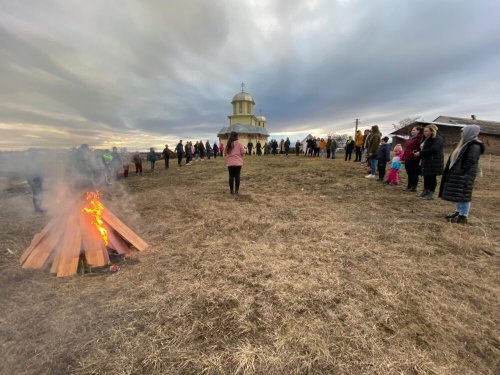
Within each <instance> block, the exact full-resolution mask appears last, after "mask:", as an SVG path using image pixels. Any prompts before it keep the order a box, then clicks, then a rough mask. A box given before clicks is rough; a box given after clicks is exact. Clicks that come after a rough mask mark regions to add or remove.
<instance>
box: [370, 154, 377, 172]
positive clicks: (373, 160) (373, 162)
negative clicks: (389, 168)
mask: <svg viewBox="0 0 500 375" xmlns="http://www.w3.org/2000/svg"><path fill="white" fill-rule="evenodd" d="M368 160H369V162H370V169H371V171H370V174H372V175H375V173H377V164H378V160H377V157H376V156H370V157H369V158H368Z"/></svg>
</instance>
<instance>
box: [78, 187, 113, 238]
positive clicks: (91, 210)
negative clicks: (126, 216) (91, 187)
mask: <svg viewBox="0 0 500 375" xmlns="http://www.w3.org/2000/svg"><path fill="white" fill-rule="evenodd" d="M85 199H87V201H88V202H89V205H90V207H83V208H82V211H83V212H86V213H88V214H90V216H91V218H92V219H91V222H90V223H91V224H92V225H94V226H95V227H96V228H97V230H98V231H99V233H100V234H101V238H102V240H103V241H104V244H105V245H107V244H108V230H107V229H106V228H104V222H103V221H102V217H101V215H102V211H103V210H104V209H105V208H104V206H103V204H102V203H101V200H100V196H99V192H98V191H96V192H94V191H89V192H87V195H86V196H85Z"/></svg>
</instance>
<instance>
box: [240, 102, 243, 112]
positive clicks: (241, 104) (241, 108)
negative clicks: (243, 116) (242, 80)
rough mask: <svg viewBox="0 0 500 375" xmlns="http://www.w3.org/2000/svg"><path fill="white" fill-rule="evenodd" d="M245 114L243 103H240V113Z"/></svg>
mask: <svg viewBox="0 0 500 375" xmlns="http://www.w3.org/2000/svg"><path fill="white" fill-rule="evenodd" d="M242 112H243V102H240V113H242Z"/></svg>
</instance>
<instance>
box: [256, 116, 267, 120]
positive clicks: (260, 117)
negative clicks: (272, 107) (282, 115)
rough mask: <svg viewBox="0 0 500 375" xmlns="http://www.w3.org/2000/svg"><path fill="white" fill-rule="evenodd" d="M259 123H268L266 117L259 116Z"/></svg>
mask: <svg viewBox="0 0 500 375" xmlns="http://www.w3.org/2000/svg"><path fill="white" fill-rule="evenodd" d="M257 121H267V120H266V118H265V117H264V116H257Z"/></svg>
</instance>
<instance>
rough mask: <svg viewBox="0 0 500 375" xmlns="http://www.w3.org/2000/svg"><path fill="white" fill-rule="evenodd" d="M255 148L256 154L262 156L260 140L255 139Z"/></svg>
mask: <svg viewBox="0 0 500 375" xmlns="http://www.w3.org/2000/svg"><path fill="white" fill-rule="evenodd" d="M256 148H257V156H262V144H261V143H260V141H257V145H256Z"/></svg>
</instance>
